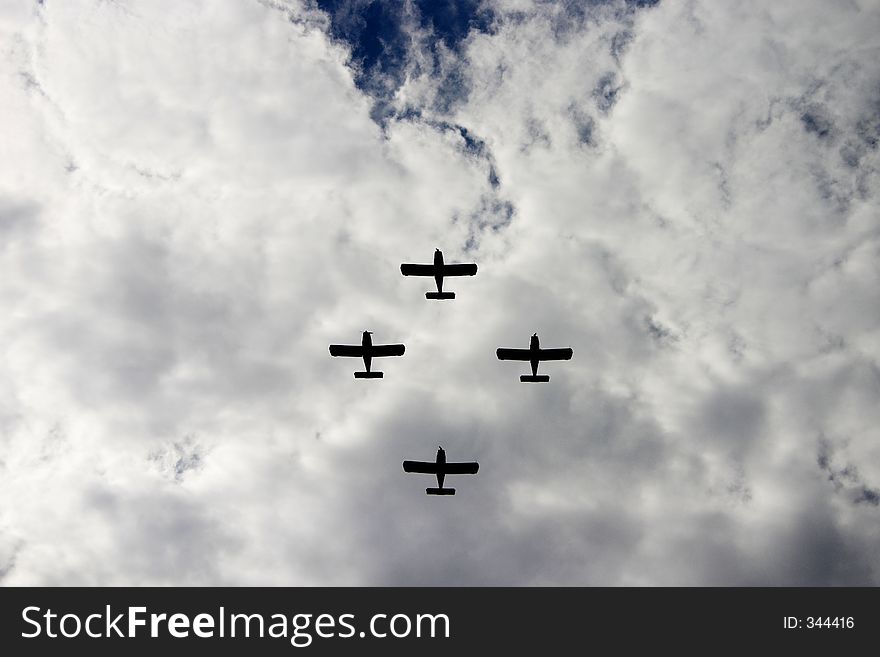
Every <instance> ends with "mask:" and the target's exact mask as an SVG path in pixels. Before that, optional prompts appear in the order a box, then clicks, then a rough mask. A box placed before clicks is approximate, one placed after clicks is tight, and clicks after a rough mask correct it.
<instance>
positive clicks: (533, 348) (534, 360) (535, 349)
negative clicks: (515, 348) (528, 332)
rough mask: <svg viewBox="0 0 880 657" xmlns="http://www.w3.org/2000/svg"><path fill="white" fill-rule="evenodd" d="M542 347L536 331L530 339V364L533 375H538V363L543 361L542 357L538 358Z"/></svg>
mask: <svg viewBox="0 0 880 657" xmlns="http://www.w3.org/2000/svg"><path fill="white" fill-rule="evenodd" d="M540 350H541V347H540V343H539V342H538V334H537V333H535V334H534V335H532V338H531V340H529V351H530V352H531V358H530V359H529V365H531V366H532V376H537V374H538V363H540V362H541V360H540V358H538V353H539V352H540Z"/></svg>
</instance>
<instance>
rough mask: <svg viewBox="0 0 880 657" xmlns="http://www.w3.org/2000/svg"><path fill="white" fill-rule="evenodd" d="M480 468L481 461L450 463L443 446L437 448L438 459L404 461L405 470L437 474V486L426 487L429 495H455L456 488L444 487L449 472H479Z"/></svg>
mask: <svg viewBox="0 0 880 657" xmlns="http://www.w3.org/2000/svg"><path fill="white" fill-rule="evenodd" d="M479 469H480V464H479V463H448V462H447V461H446V452H445V451H443V448H442V447H438V448H437V460H436V461H435V462H434V463H431V462H430V461H404V462H403V471H404V472H418V473H420V474H432V475H437V488H426V489H425V492H426V493H427V494H428V495H455V489H454V488H443V480H444V479H445V478H446V475H448V474H477V470H479Z"/></svg>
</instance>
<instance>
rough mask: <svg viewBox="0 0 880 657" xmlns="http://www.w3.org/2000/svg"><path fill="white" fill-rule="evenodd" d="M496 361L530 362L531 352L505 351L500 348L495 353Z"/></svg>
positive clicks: (522, 350)
mask: <svg viewBox="0 0 880 657" xmlns="http://www.w3.org/2000/svg"><path fill="white" fill-rule="evenodd" d="M495 353H496V354H497V355H498V360H530V359H531V352H530V351H529V350H528V349H505V348H504V347H501V348H500V349H498V350H497V351H496V352H495Z"/></svg>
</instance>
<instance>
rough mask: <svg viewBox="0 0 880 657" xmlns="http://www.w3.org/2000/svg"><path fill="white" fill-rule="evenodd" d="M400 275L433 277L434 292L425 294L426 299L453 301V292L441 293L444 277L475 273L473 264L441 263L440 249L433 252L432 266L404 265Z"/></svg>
mask: <svg viewBox="0 0 880 657" xmlns="http://www.w3.org/2000/svg"><path fill="white" fill-rule="evenodd" d="M400 273H401V274H403V275H404V276H433V277H434V281H435V282H436V283H437V291H436V292H425V298H426V299H454V298H455V292H444V291H443V278H444V276H473V275H475V274H476V273H477V266H476V265H475V264H455V265H446V264H444V263H443V252H442V251H441V250H440V249H436V250H435V251H434V264H433V265H412V264H407V263H404V264H402V265H400Z"/></svg>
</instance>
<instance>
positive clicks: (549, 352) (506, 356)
mask: <svg viewBox="0 0 880 657" xmlns="http://www.w3.org/2000/svg"><path fill="white" fill-rule="evenodd" d="M495 353H496V354H497V355H498V360H527V361H529V363H531V366H532V375H531V376H528V375H527V374H523V375H522V376H520V377H519V380H520V381H522V382H523V383H546V382H547V381H549V380H550V377H549V376H548V375H546V374H544V375H541V376H539V375H538V363H540V362H541V361H542V360H569V359H570V358H571V356H572V353H573V352H572V350H571V348H568V349H541V347H540V345H539V343H538V334H537V333H535V334H534V335H533V336H532V339H531V340H530V341H529V348H528V349H505V348H503V347H502V348H499V349H498V350H497V351H496V352H495Z"/></svg>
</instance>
